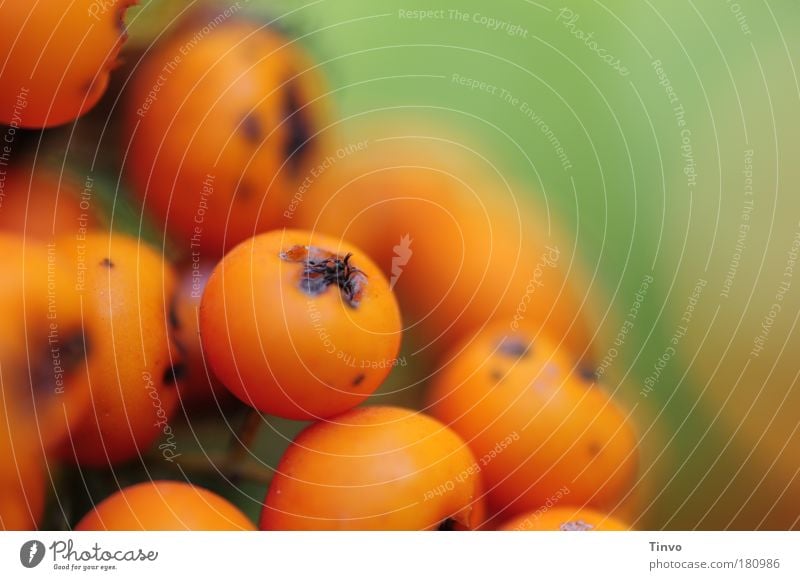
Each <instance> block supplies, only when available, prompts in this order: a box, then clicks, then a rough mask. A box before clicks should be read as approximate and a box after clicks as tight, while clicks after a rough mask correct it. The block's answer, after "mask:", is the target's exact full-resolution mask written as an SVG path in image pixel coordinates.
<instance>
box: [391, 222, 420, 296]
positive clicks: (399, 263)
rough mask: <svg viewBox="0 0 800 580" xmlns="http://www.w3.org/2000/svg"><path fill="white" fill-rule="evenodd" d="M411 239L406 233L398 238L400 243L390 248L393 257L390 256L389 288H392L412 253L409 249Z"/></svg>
mask: <svg viewBox="0 0 800 580" xmlns="http://www.w3.org/2000/svg"><path fill="white" fill-rule="evenodd" d="M413 241H414V240H412V239H411V236H410V235H408V234H406V235H404V236H403V237H402V238H400V243H399V244H397V245H396V246H394V247H393V248H392V249H393V250H394V257H392V279H391V280H390V281H389V288H392V289H394V285H395V284H397V280H399V279H400V276H401V275H402V273H403V266H405V265H406V264H408V261H409V260H410V259H411V256H412V255H413V254H414V251H413V250H412V249H411V242H413Z"/></svg>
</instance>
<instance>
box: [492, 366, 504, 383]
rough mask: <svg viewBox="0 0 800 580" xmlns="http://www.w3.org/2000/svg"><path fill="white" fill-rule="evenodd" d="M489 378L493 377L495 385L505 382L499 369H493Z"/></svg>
mask: <svg viewBox="0 0 800 580" xmlns="http://www.w3.org/2000/svg"><path fill="white" fill-rule="evenodd" d="M489 376H490V377H492V380H493V381H494V382H495V383H499V382H500V381H502V380H503V373H502V372H501V371H500V370H499V369H492V370H491V371H489Z"/></svg>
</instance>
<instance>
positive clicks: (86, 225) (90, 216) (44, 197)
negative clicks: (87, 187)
mask: <svg viewBox="0 0 800 580" xmlns="http://www.w3.org/2000/svg"><path fill="white" fill-rule="evenodd" d="M2 189H3V193H4V196H3V197H2V200H0V232H15V233H19V234H20V235H22V236H25V237H26V239H29V238H35V239H39V240H44V241H52V240H53V239H54V238H57V237H60V236H70V235H72V236H74V235H76V234H78V233H79V231H81V230H82V229H90V228H94V227H96V226H97V224H98V222H99V220H98V218H97V217H96V215H95V213H94V212H93V211H92V207H93V205H92V204H91V203H90V202H88V201H83V202H82V200H81V194H82V193H83V191H84V186H82V185H81V184H80V183H79V182H78V181H76V179H75V178H74V176H72V175H69V174H60V173H59V172H58V171H57V170H56V169H55V168H51V167H47V166H42V165H41V164H40V165H34V164H32V163H28V164H26V165H23V166H19V165H17V166H15V167H13V168H12V169H10V170H9V171H8V175H7V176H6V179H5V183H4V187H3V188H2ZM91 193H93V192H90V195H91Z"/></svg>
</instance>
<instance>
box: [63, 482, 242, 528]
mask: <svg viewBox="0 0 800 580" xmlns="http://www.w3.org/2000/svg"><path fill="white" fill-rule="evenodd" d="M75 530H76V531H179V530H192V531H239V530H241V531H251V530H255V526H254V525H253V523H252V522H251V521H250V520H249V519H247V516H245V515H244V514H243V513H242V512H241V511H240V510H239V509H238V508H237V507H236V506H234V505H233V504H232V503H230V502H229V501H228V500H226V499H224V498H222V497H220V496H218V495H217V494H215V493H212V492H210V491H208V490H207V489H203V488H202V487H197V486H195V485H191V484H188V483H183V482H179V481H148V482H145V483H139V484H136V485H131V486H130V487H126V488H125V489H122V490H120V491H118V492H117V493H115V494H113V495H111V496H109V497H107V498H106V499H104V500H103V501H102V502H100V503H99V504H98V505H97V506H96V507H95V508H94V509H93V510H92V511H90V512H89V513H88V514H86V515H85V516H84V517H83V519H81V521H80V522H78V525H77V526H75Z"/></svg>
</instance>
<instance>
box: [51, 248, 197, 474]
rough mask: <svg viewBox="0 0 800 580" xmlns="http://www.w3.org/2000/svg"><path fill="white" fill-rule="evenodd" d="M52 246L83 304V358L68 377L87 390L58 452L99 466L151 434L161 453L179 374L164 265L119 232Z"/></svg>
mask: <svg viewBox="0 0 800 580" xmlns="http://www.w3.org/2000/svg"><path fill="white" fill-rule="evenodd" d="M59 248H61V252H62V253H61V254H60V255H59V259H60V260H64V262H65V263H68V264H69V265H70V267H72V268H73V272H74V273H75V274H74V282H73V286H72V288H70V290H71V291H72V293H73V294H75V295H76V296H78V297H79V298H80V299H81V302H82V308H83V339H84V343H85V345H86V346H85V350H86V352H85V360H86V363H85V365H83V366H82V368H81V369H80V373H79V374H78V376H75V377H73V378H72V379H70V381H71V382H72V383H73V384H74V385H80V384H82V385H85V386H86V387H87V388H88V389H90V391H91V402H90V405H89V409H88V413H87V416H86V418H85V420H84V421H83V422H82V423H81V425H80V427H79V428H78V429H76V430H74V431H73V432H72V436H71V441H70V442H68V444H67V445H66V447H65V449H64V450H63V455H64V456H66V457H69V458H75V459H76V460H77V461H78V463H80V464H82V465H92V466H103V465H108V464H109V463H116V462H119V461H123V460H126V459H131V458H133V457H137V456H138V455H139V454H140V453H142V452H143V451H144V450H146V448H147V447H149V446H150V445H151V444H152V443H153V442H154V441H156V440H159V445H164V447H161V449H162V451H163V453H164V454H165V457H167V455H168V451H167V450H169V449H171V450H172V451H173V452H174V448H175V446H174V432H173V431H172V425H171V424H170V422H169V420H170V417H171V416H172V413H173V411H174V410H175V407H176V404H177V401H178V395H177V391H176V384H177V382H179V381H180V380H182V376H183V360H182V353H181V352H180V349H179V347H178V345H177V344H176V343H175V342H174V339H173V335H172V332H173V329H172V323H171V313H170V307H171V305H172V301H173V297H174V293H175V284H176V281H175V274H174V272H173V270H172V267H171V266H170V265H169V264H168V263H166V262H165V261H164V259H163V258H162V256H161V255H160V254H159V253H157V252H156V251H155V250H154V249H152V248H150V247H149V246H147V245H146V244H144V243H142V242H140V241H139V240H136V239H134V238H130V237H127V236H123V235H112V236H108V235H105V234H103V235H101V234H95V235H89V236H87V237H86V239H85V240H75V239H74V238H69V239H62V240H61V241H60V245H59ZM170 445H172V446H171V447H170Z"/></svg>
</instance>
